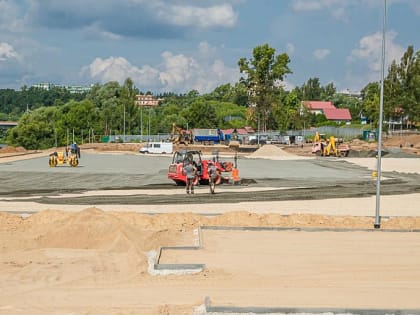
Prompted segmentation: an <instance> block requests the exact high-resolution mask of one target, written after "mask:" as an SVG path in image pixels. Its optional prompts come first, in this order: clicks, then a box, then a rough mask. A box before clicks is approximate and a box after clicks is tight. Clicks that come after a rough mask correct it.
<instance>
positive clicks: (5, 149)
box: [0, 146, 26, 154]
mask: <svg viewBox="0 0 420 315" xmlns="http://www.w3.org/2000/svg"><path fill="white" fill-rule="evenodd" d="M23 152H26V150H25V148H23V147H10V146H7V147H3V148H0V154H2V153H23Z"/></svg>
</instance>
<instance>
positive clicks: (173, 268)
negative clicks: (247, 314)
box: [148, 226, 420, 315]
mask: <svg viewBox="0 0 420 315" xmlns="http://www.w3.org/2000/svg"><path fill="white" fill-rule="evenodd" d="M202 230H215V231H301V232H375V233H377V232H390V233H420V229H373V228H372V229H345V228H318V227H307V228H305V227H256V226H200V227H198V229H196V230H194V235H195V236H196V238H195V239H194V244H196V245H195V246H161V247H159V249H158V251H157V253H156V252H154V251H152V252H149V254H148V257H149V273H150V274H152V275H169V274H193V273H199V272H202V271H203V270H204V269H205V268H206V265H205V264H189V263H185V264H161V263H160V258H161V256H162V253H163V251H165V250H200V249H202V248H203V236H202ZM286 310H287V309H286ZM320 310H322V312H321V311H319V312H315V313H325V312H324V311H323V310H324V309H320ZM340 311H341V310H340ZM254 313H255V312H254ZM266 313H267V312H266ZM280 313H282V312H280ZM283 313H284V312H283ZM288 313H293V312H288ZM298 313H299V312H298ZM256 314H258V312H257V313H256ZM262 314H263V313H262ZM357 314H359V313H357ZM366 314H368V313H366ZM375 314H376V313H375ZM378 314H379V313H378ZM380 314H382V313H380ZM398 314H400V313H398ZM415 314H417V313H415ZM419 315H420V312H419Z"/></svg>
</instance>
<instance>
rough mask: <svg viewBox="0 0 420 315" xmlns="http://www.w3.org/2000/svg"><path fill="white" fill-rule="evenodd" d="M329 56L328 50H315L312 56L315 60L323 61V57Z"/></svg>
mask: <svg viewBox="0 0 420 315" xmlns="http://www.w3.org/2000/svg"><path fill="white" fill-rule="evenodd" d="M329 54H330V50H329V49H325V48H323V49H316V50H315V51H314V56H315V58H316V59H319V60H321V59H324V58H325V57H327V56H328V55H329Z"/></svg>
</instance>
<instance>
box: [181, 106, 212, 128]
mask: <svg viewBox="0 0 420 315" xmlns="http://www.w3.org/2000/svg"><path fill="white" fill-rule="evenodd" d="M182 116H183V117H184V118H185V119H186V121H187V123H188V126H189V128H217V117H216V111H215V109H214V107H213V106H212V105H211V104H209V103H208V102H206V101H204V100H196V101H194V102H193V103H191V104H190V105H189V106H188V107H187V108H185V109H184V110H183V111H182Z"/></svg>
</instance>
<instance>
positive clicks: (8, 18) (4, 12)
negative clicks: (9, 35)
mask: <svg viewBox="0 0 420 315" xmlns="http://www.w3.org/2000/svg"><path fill="white" fill-rule="evenodd" d="M22 28H23V20H22V19H21V18H19V9H18V6H17V5H16V4H15V3H14V2H13V1H2V0H0V30H6V31H9V32H17V31H21V30H22Z"/></svg>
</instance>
